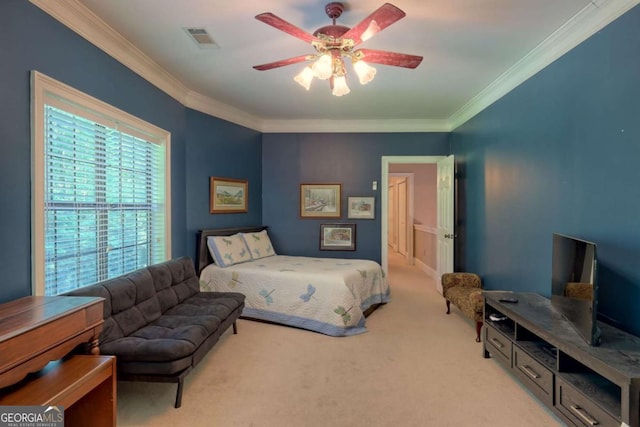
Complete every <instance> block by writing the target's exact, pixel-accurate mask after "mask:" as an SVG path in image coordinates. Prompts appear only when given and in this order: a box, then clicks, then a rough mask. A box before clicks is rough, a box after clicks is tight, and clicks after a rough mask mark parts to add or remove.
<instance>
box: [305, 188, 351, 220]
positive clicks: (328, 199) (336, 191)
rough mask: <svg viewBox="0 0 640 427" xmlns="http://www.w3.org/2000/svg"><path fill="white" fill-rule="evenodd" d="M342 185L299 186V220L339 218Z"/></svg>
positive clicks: (340, 214)
mask: <svg viewBox="0 0 640 427" xmlns="http://www.w3.org/2000/svg"><path fill="white" fill-rule="evenodd" d="M341 200H342V184H300V217H301V218H340V217H341V216H342V213H341V212H342V205H341V203H340V202H341Z"/></svg>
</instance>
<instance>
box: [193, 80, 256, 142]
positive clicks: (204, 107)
mask: <svg viewBox="0 0 640 427" xmlns="http://www.w3.org/2000/svg"><path fill="white" fill-rule="evenodd" d="M183 104H184V106H186V107H189V108H192V109H194V110H197V111H200V112H201V113H205V114H208V115H210V116H213V117H217V118H219V119H222V120H226V121H228V122H232V123H235V124H237V125H241V126H244V127H246V128H249V129H253V130H256V131H258V132H262V128H263V123H264V122H263V120H262V119H261V118H259V117H255V116H252V115H251V114H248V113H246V112H244V111H242V110H239V109H237V108H235V107H231V106H230V105H227V104H223V103H222V102H218V101H216V100H215V99H211V98H209V97H207V96H204V95H202V94H200V93H198V92H195V91H192V90H191V91H189V92H188V94H187V96H186V97H185V99H184V102H183Z"/></svg>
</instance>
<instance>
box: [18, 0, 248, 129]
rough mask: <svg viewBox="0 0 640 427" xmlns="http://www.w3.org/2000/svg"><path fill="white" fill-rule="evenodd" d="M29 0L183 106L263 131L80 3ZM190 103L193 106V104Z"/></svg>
mask: <svg viewBox="0 0 640 427" xmlns="http://www.w3.org/2000/svg"><path fill="white" fill-rule="evenodd" d="M29 1H31V3H33V4H34V5H36V6H38V7H39V8H40V9H42V10H43V11H45V12H46V13H48V14H49V15H51V16H52V17H53V18H55V19H56V20H58V21H60V22H61V23H62V24H64V25H65V26H67V27H69V28H70V29H71V30H73V31H75V32H76V33H78V34H79V35H80V36H82V37H84V38H85V39H86V40H87V41H89V42H90V43H92V44H94V45H95V46H96V47H98V48H99V49H101V50H103V51H104V52H106V53H107V54H108V55H109V56H111V57H112V58H114V59H116V60H117V61H119V62H120V63H122V64H123V65H125V66H126V67H128V68H130V69H131V70H132V71H134V72H135V73H137V74H139V75H140V76H141V77H143V78H144V79H145V80H147V81H148V82H149V83H151V84H153V85H154V86H156V87H157V88H158V89H160V90H162V91H163V92H165V93H166V94H168V95H169V96H171V97H172V98H174V99H175V100H177V101H178V102H180V103H181V104H182V105H184V106H186V107H189V108H193V109H194V110H198V111H201V112H203V113H206V114H209V115H212V116H215V117H219V118H222V119H224V120H227V121H230V122H233V123H236V124H239V125H241V126H245V127H248V128H250V129H254V130H257V131H261V129H260V127H256V125H257V124H258V123H259V121H256V119H255V118H253V117H251V116H250V115H248V114H247V113H245V112H242V111H240V110H238V109H236V108H233V107H231V106H229V105H226V104H223V103H221V102H217V101H215V100H213V99H208V100H204V99H203V98H205V97H204V96H202V95H199V96H196V95H194V92H193V91H191V90H190V89H189V88H188V87H186V86H185V85H184V84H183V83H182V82H180V81H179V80H178V79H177V78H175V77H174V76H173V75H171V74H170V73H168V72H167V71H166V70H165V69H164V68H162V67H161V66H160V65H158V63H156V62H155V61H153V60H152V59H151V58H149V57H148V56H147V55H146V54H145V53H144V52H142V51H141V50H140V49H138V48H137V47H136V46H134V45H133V44H131V43H130V42H129V41H128V40H127V39H125V38H124V37H123V36H122V35H121V34H120V33H118V32H117V31H115V30H114V29H113V28H111V27H110V26H109V25H107V24H106V23H105V22H104V21H103V20H102V19H100V18H99V17H98V16H96V15H95V14H94V13H93V12H91V11H90V10H89V9H87V8H86V7H85V6H84V5H83V4H81V3H79V2H78V1H77V0H56V1H50V0H29ZM189 102H193V104H192V105H190V104H189Z"/></svg>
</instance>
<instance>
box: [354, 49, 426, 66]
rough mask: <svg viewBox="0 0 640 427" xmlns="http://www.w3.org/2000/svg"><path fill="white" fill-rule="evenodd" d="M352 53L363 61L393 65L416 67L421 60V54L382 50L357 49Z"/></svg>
mask: <svg viewBox="0 0 640 427" xmlns="http://www.w3.org/2000/svg"><path fill="white" fill-rule="evenodd" d="M354 54H355V55H356V56H358V57H360V59H362V60H363V61H365V62H371V63H374V64H384V65H393V66H394V67H404V68H416V67H417V66H418V65H420V63H421V62H422V56H417V55H408V54H406V53H397V52H385V51H384V50H374V49H358V50H357V51H355V52H354Z"/></svg>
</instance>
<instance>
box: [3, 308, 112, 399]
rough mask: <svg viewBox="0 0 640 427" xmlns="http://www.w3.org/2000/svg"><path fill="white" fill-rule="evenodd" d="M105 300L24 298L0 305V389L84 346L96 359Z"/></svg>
mask: <svg viewBox="0 0 640 427" xmlns="http://www.w3.org/2000/svg"><path fill="white" fill-rule="evenodd" d="M103 301H104V299H103V298H97V297H70V296H55V297H24V298H20V299H17V300H15V301H11V302H8V303H5V304H0V388H4V387H7V386H9V385H12V384H15V383H17V382H18V381H20V380H22V379H23V378H24V377H25V376H26V375H27V374H29V373H31V372H36V371H38V370H40V369H42V368H43V367H44V366H45V365H46V364H47V363H49V362H50V361H52V360H57V359H61V358H62V357H64V356H65V355H67V354H69V353H70V352H71V351H72V350H74V349H75V348H76V347H77V346H78V345H80V344H83V343H85V344H86V345H87V352H89V353H91V354H94V355H97V354H99V349H98V336H99V335H100V332H101V331H102V323H103V322H104V320H103V317H102V316H103V312H102V310H103Z"/></svg>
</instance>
